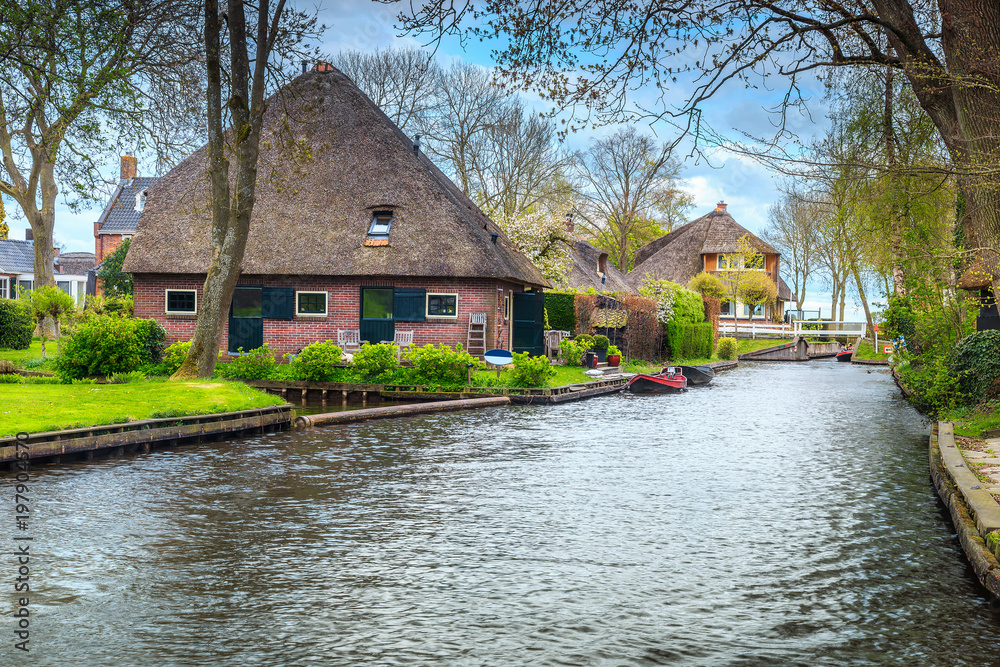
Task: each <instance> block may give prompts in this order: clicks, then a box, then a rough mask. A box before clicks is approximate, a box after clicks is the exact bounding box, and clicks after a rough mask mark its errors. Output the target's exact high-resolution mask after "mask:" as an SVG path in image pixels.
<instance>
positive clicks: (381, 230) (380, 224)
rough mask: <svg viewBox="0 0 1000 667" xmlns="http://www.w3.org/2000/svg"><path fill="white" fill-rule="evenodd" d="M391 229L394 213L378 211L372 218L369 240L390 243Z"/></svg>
mask: <svg viewBox="0 0 1000 667" xmlns="http://www.w3.org/2000/svg"><path fill="white" fill-rule="evenodd" d="M390 227H392V211H376V212H375V214H374V215H373V216H372V224H371V227H369V228H368V238H369V239H372V240H385V241H388V240H389V228H390Z"/></svg>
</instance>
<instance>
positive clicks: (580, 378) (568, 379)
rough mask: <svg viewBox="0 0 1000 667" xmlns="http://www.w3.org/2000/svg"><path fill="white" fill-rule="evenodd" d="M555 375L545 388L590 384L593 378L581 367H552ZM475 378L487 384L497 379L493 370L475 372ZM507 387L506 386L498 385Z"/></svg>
mask: <svg viewBox="0 0 1000 667" xmlns="http://www.w3.org/2000/svg"><path fill="white" fill-rule="evenodd" d="M552 368H553V370H555V372H556V374H555V376H553V377H552V379H551V380H549V382H548V384H546V385H545V386H546V387H561V386H563V385H567V384H579V383H580V382H590V381H592V380H594V378H592V377H590V376H589V375H586V374H585V373H584V371H586V370H587V369H586V368H584V367H583V366H555V365H553V366H552ZM476 377H477V378H480V379H481V380H485V381H488V382H495V381H496V379H497V372H496V371H495V370H487V371H476ZM499 386H507V385H499Z"/></svg>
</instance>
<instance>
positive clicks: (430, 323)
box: [124, 68, 549, 354]
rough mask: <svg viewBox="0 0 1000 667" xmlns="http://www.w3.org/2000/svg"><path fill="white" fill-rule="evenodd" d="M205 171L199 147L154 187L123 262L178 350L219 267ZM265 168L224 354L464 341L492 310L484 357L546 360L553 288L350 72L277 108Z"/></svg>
mask: <svg viewBox="0 0 1000 667" xmlns="http://www.w3.org/2000/svg"><path fill="white" fill-rule="evenodd" d="M290 147H291V148H290ZM206 165H207V152H206V149H205V148H202V149H201V150H199V151H197V152H196V153H194V154H193V155H191V156H190V157H189V158H187V159H186V160H184V161H183V162H181V163H180V164H178V165H177V166H176V167H175V168H174V169H173V170H171V171H170V172H169V173H167V174H166V175H164V176H162V177H161V178H160V179H159V180H158V181H157V182H156V183H155V184H153V185H152V186H151V187H150V188H149V189H148V193H147V198H146V204H145V208H144V210H143V214H142V217H141V219H140V220H139V223H138V229H137V231H136V234H135V236H134V237H133V239H132V243H131V246H130V249H129V253H128V256H127V258H126V260H125V266H124V270H126V271H128V272H130V273H132V276H133V283H134V294H135V314H136V316H137V317H148V318H155V319H157V320H158V321H160V322H161V323H162V324H163V326H164V327H165V328H166V330H167V333H168V336H169V340H170V341H177V340H190V338H191V337H192V335H193V332H194V326H195V320H196V317H197V310H198V306H199V304H200V302H201V291H202V284H203V283H204V280H205V272H206V270H207V267H208V265H209V258H210V252H211V242H210V233H211V212H210V210H209V206H208V202H209V192H210V188H209V184H208V180H207V177H206ZM258 174H259V175H258V181H257V189H256V203H255V205H254V209H253V216H252V218H251V226H250V234H249V237H248V239H247V247H246V254H245V257H244V261H243V275H242V276H241V278H240V280H239V283H238V285H237V288H236V291H235V294H234V296H233V304H232V307H231V309H230V316H229V319H228V324H227V326H226V329H225V331H224V333H223V341H224V349H228V351H229V352H231V353H233V352H236V351H237V349H238V348H243V349H244V350H246V349H251V348H253V347H257V346H258V345H260V344H261V343H262V342H267V343H268V344H269V345H270V347H271V348H272V349H274V350H275V351H276V352H278V353H279V354H281V353H286V352H293V351H295V350H297V349H300V348H302V347H304V346H306V345H308V344H309V343H312V342H314V341H317V340H326V339H332V340H337V334H338V331H339V330H359V331H360V332H361V338H362V340H368V341H372V342H379V341H382V340H392V339H393V334H394V333H395V332H396V331H412V332H413V337H414V344H416V345H424V344H427V343H444V344H448V345H455V344H456V343H462V344H463V345H465V344H466V343H467V340H468V331H469V324H470V318H471V316H472V315H473V314H485V315H486V317H487V326H486V347H487V348H489V347H503V348H506V349H513V350H515V351H521V350H531V351H533V352H536V353H538V354H541V353H542V352H543V349H544V346H543V343H542V331H541V330H542V328H543V325H544V310H543V307H544V306H543V304H544V301H543V294H542V289H543V288H546V287H548V286H549V284H548V282H547V281H546V280H545V278H544V277H543V276H542V275H541V274H540V273H539V272H538V270H537V269H536V268H535V266H534V265H533V264H532V263H531V262H530V261H529V260H528V259H527V258H526V257H525V256H524V255H523V254H521V253H520V252H518V251H517V249H516V248H515V247H514V245H513V243H511V241H510V240H509V239H508V238H507V237H506V236H505V235H504V233H503V232H502V230H500V228H499V227H498V226H497V225H496V224H495V223H494V222H493V221H492V220H491V219H490V218H488V217H487V216H486V215H485V214H484V213H483V212H482V211H480V210H479V208H478V207H477V206H476V205H475V204H474V203H473V202H472V201H471V200H470V199H469V198H468V197H467V196H465V194H463V193H462V191H461V190H460V189H459V188H458V187H457V186H456V185H455V184H454V183H452V182H451V181H450V180H449V179H448V178H447V177H446V176H445V175H444V174H443V173H442V172H441V171H440V170H438V169H437V167H435V166H434V164H433V163H432V162H431V161H430V160H429V159H428V158H427V157H426V156H425V155H424V154H423V153H421V152H420V150H419V144H418V142H415V141H413V140H411V139H409V138H408V137H406V135H404V134H403V133H402V131H400V130H399V128H397V127H396V126H395V125H394V124H393V123H392V122H391V121H390V120H389V119H388V118H387V117H386V116H385V114H383V113H382V112H381V111H380V110H379V109H378V107H377V106H376V105H375V104H374V103H373V102H372V101H371V100H369V99H368V98H367V97H365V95H364V94H363V93H362V92H361V91H360V90H359V89H358V88H357V87H356V86H355V85H354V84H353V83H352V82H351V81H350V79H348V78H347V77H346V76H344V75H343V74H342V73H341V72H340V71H338V70H336V69H334V68H329V69H328V70H326V71H317V70H316V69H315V68H314V69H313V71H311V72H308V73H306V74H303V75H302V76H300V77H298V78H297V79H296V80H295V81H293V82H292V83H291V84H289V85H288V86H286V87H285V88H284V89H282V91H281V92H280V93H279V94H278V95H276V96H275V97H274V98H272V99H271V100H270V104H269V111H268V113H267V115H266V117H265V123H264V132H263V134H262V140H261V156H260V162H259V172H258Z"/></svg>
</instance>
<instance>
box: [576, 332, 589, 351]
mask: <svg viewBox="0 0 1000 667" xmlns="http://www.w3.org/2000/svg"><path fill="white" fill-rule="evenodd" d="M573 340H574V341H575V342H576V344H577V345H582V346H583V351H584V352H586V351H587V350H593V349H594V337H593V336H592V335H590V334H580V335H579V336H577V337H576V338H574V339H573Z"/></svg>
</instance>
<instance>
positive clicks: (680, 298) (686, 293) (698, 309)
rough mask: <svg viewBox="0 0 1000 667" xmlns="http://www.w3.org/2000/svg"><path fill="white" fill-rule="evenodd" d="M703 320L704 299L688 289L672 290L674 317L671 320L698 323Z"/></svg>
mask: <svg viewBox="0 0 1000 667" xmlns="http://www.w3.org/2000/svg"><path fill="white" fill-rule="evenodd" d="M704 321H705V300H704V299H702V298H701V294H699V293H698V292H695V291H693V290H689V289H683V288H681V289H678V290H677V291H676V292H674V317H673V319H672V320H671V322H677V323H685V322H690V323H692V324H698V323H700V322H704Z"/></svg>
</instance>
